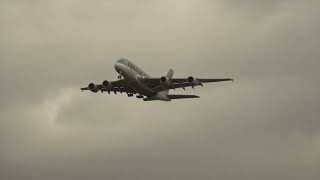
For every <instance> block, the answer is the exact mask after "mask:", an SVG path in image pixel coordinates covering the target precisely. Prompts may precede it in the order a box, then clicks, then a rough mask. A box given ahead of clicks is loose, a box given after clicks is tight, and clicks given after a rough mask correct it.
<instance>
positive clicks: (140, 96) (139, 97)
mask: <svg viewBox="0 0 320 180" xmlns="http://www.w3.org/2000/svg"><path fill="white" fill-rule="evenodd" d="M136 97H137V98H138V99H141V98H144V97H143V96H142V95H137V96H136Z"/></svg>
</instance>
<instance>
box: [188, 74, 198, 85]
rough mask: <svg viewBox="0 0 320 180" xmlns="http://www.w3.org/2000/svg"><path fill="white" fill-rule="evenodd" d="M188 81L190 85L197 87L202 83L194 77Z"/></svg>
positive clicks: (190, 77)
mask: <svg viewBox="0 0 320 180" xmlns="http://www.w3.org/2000/svg"><path fill="white" fill-rule="evenodd" d="M187 80H188V83H190V84H192V85H193V86H197V85H199V84H200V82H199V81H198V79H197V78H194V77H192V76H189V77H188V79H187Z"/></svg>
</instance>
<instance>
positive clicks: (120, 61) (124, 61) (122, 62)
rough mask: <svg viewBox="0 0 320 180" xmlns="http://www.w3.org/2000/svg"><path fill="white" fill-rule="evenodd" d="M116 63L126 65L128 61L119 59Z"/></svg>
mask: <svg viewBox="0 0 320 180" xmlns="http://www.w3.org/2000/svg"><path fill="white" fill-rule="evenodd" d="M118 63H121V64H127V63H128V60H126V59H119V60H118Z"/></svg>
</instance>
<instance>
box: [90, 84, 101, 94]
mask: <svg viewBox="0 0 320 180" xmlns="http://www.w3.org/2000/svg"><path fill="white" fill-rule="evenodd" d="M88 88H89V89H90V91H91V92H94V93H96V92H98V91H99V87H98V85H96V84H94V83H90V84H89V85H88Z"/></svg>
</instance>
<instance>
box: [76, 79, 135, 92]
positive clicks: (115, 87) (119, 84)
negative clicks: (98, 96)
mask: <svg viewBox="0 0 320 180" xmlns="http://www.w3.org/2000/svg"><path fill="white" fill-rule="evenodd" d="M85 90H89V91H92V92H98V91H101V92H108V93H109V94H110V92H114V93H115V94H116V93H117V92H120V93H123V92H125V93H130V94H135V93H136V92H135V91H134V90H133V89H132V88H130V87H129V86H128V85H127V83H126V82H125V81H124V80H117V81H110V82H108V86H105V85H103V84H93V83H90V84H89V85H88V86H87V87H83V88H81V91H85Z"/></svg>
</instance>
